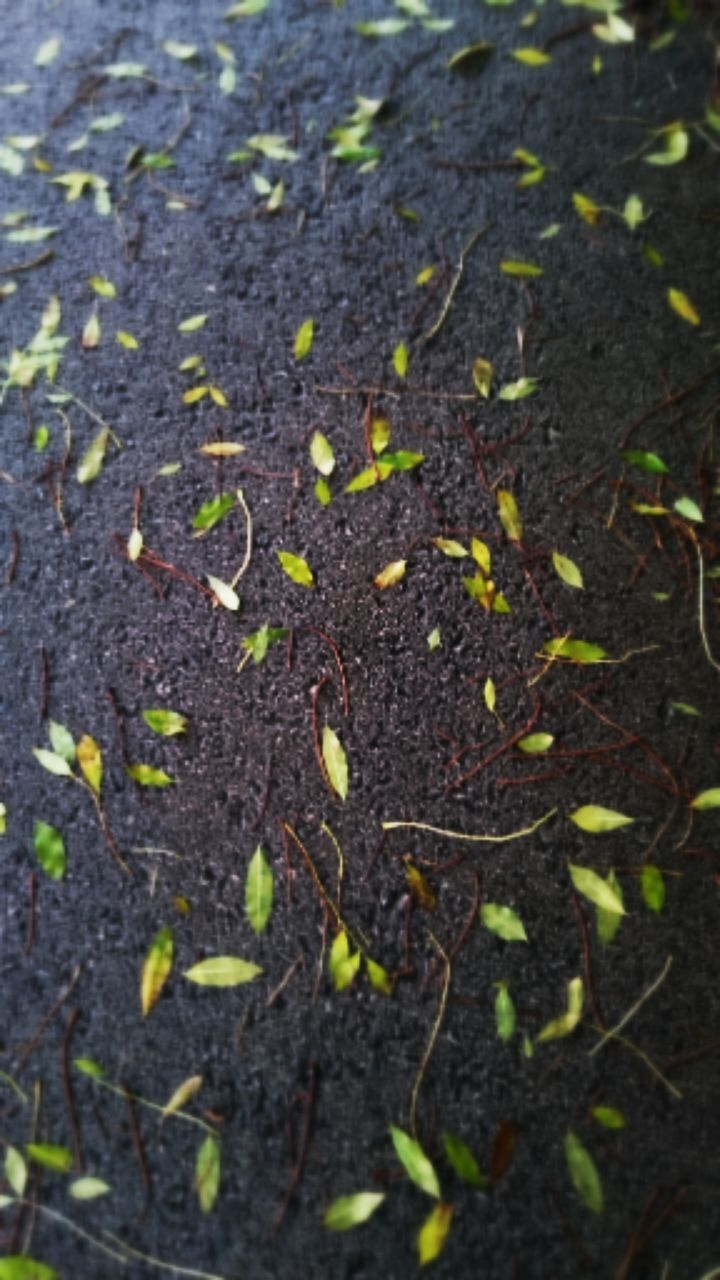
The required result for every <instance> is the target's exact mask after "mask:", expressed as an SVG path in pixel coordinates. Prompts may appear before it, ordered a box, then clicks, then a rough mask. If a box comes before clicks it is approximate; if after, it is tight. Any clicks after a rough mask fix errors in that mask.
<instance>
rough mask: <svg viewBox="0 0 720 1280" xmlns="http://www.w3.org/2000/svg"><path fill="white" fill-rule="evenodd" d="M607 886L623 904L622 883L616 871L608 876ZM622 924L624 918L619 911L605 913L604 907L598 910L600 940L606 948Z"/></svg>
mask: <svg viewBox="0 0 720 1280" xmlns="http://www.w3.org/2000/svg"><path fill="white" fill-rule="evenodd" d="M607 884H608V886H609V888H610V889H611V890H612V892H613V893H614V894H615V897H616V898H617V900H618V902H620V903H622V901H623V894H622V885H621V884H620V881H619V880H618V878H617V876H616V875H615V872H614V871H611V872H610V874H609V875H608V877H607ZM621 923H622V916H621V915H619V914H618V912H617V911H605V909H604V908H603V907H598V909H597V931H598V938H599V939H600V941H601V943H602V945H603V946H604V947H607V946H609V944H610V943H611V942H612V940H613V938H614V937H615V934H616V933H617V931H618V929H619V928H620V925H621Z"/></svg>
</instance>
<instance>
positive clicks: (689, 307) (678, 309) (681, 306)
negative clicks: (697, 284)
mask: <svg viewBox="0 0 720 1280" xmlns="http://www.w3.org/2000/svg"><path fill="white" fill-rule="evenodd" d="M667 296H668V302H669V303H670V306H671V307H672V309H673V311H674V312H675V313H676V314H677V315H679V316H680V317H681V318H682V319H683V320H687V322H688V324H700V316H699V315H698V312H697V310H696V308H695V307H694V306H693V304H692V302H691V301H690V299H689V298H688V296H687V294H686V293H683V292H682V290H681V289H668V295H667Z"/></svg>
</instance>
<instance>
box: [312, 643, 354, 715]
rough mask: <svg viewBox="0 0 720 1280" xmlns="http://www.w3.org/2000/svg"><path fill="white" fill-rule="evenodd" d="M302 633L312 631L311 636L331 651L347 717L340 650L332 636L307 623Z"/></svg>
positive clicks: (344, 678) (346, 698) (345, 690)
mask: <svg viewBox="0 0 720 1280" xmlns="http://www.w3.org/2000/svg"><path fill="white" fill-rule="evenodd" d="M303 631H312V632H313V635H316V636H319V637H320V639H321V640H324V641H325V644H326V645H327V646H328V647H329V649H330V650H331V651H332V655H333V657H334V659H335V665H336V666H337V669H338V672H339V674H340V686H341V688H342V698H343V710H344V712H345V715H346V716H349V715H350V690H349V688H348V681H347V675H346V672H345V664H344V662H343V660H342V656H341V654H340V650H339V648H338V646H337V645H336V643H335V641H334V640H333V638H332V636H329V635H328V634H327V632H326V631H321V630H320V628H319V627H314V626H312V624H311V623H308V625H307V626H306V627H303Z"/></svg>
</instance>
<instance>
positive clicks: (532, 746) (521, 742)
mask: <svg viewBox="0 0 720 1280" xmlns="http://www.w3.org/2000/svg"><path fill="white" fill-rule="evenodd" d="M554 741H555V739H554V737H553V735H552V734H551V733H529V734H528V735H527V737H525V738H519V739H518V742H517V746H518V747H519V748H520V750H521V751H524V752H525V753H526V755H531V756H533V755H541V754H542V753H543V752H544V751H549V750H550V748H551V746H552V744H553V742H554Z"/></svg>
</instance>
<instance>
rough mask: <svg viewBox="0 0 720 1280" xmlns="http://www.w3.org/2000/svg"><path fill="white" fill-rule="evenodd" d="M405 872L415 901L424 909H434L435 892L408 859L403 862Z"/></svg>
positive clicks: (435, 904)
mask: <svg viewBox="0 0 720 1280" xmlns="http://www.w3.org/2000/svg"><path fill="white" fill-rule="evenodd" d="M405 874H406V876H407V880H408V884H409V886H410V892H411V893H412V895H413V898H414V899H415V901H416V902H418V903H419V904H420V906H421V907H422V908H423V910H424V911H434V910H435V908H436V906H437V894H436V893H435V890H434V889H433V888H432V886H431V884H430V882H429V880H428V879H427V878H426V877H425V876H424V875H423V873H422V871H420V869H419V868H418V867H415V866H413V864H412V862H410V860H409V859H408V860H407V861H406V862H405Z"/></svg>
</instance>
